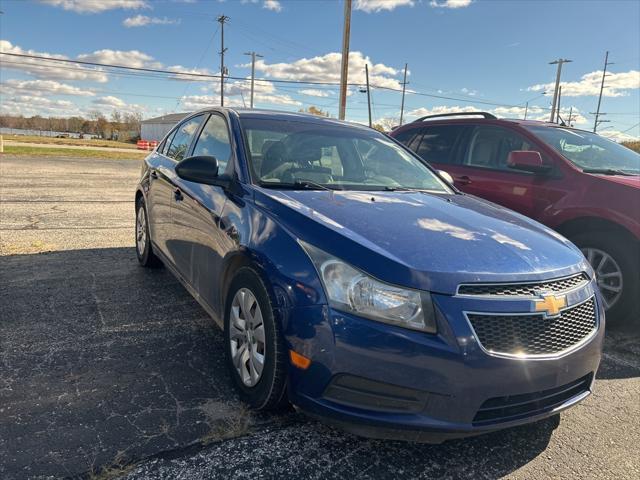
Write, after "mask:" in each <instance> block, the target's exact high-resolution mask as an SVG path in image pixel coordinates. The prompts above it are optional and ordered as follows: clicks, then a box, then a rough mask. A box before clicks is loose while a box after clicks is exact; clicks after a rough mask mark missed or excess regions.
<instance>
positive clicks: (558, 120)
mask: <svg viewBox="0 0 640 480" xmlns="http://www.w3.org/2000/svg"><path fill="white" fill-rule="evenodd" d="M561 98H562V85H560V88H558V108H557V110H556V123H560V99H561Z"/></svg>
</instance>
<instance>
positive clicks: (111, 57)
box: [77, 48, 162, 68]
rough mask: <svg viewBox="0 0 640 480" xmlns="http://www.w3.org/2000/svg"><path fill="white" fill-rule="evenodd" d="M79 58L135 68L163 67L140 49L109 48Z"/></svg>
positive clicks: (81, 55)
mask: <svg viewBox="0 0 640 480" xmlns="http://www.w3.org/2000/svg"><path fill="white" fill-rule="evenodd" d="M77 58H78V60H82V61H83V62H93V63H106V64H111V65H123V66H125V67H134V68H162V64H161V63H160V62H156V61H154V59H153V57H152V56H150V55H147V54H146V53H143V52H141V51H139V50H111V49H108V48H105V49H102V50H96V51H95V52H93V53H83V54H80V55H78V57H77Z"/></svg>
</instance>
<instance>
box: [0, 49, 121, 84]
mask: <svg viewBox="0 0 640 480" xmlns="http://www.w3.org/2000/svg"><path fill="white" fill-rule="evenodd" d="M0 52H7V53H17V54H23V55H25V54H26V55H36V56H39V57H49V58H57V59H68V57H66V56H64V55H56V54H50V53H46V52H37V51H35V50H24V49H22V48H20V47H19V46H17V45H12V44H11V42H9V41H7V40H0ZM2 59H3V62H2V68H6V69H12V70H20V71H23V72H26V73H29V74H30V75H34V76H36V77H40V78H46V79H63V80H88V81H93V82H100V83H104V82H106V81H107V80H108V77H107V74H106V73H105V72H104V71H101V70H99V69H93V68H86V67H83V66H81V65H74V64H67V63H62V62H47V61H46V60H40V59H33V58H24V57H9V56H3V57H2Z"/></svg>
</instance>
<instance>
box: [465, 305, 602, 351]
mask: <svg viewBox="0 0 640 480" xmlns="http://www.w3.org/2000/svg"><path fill="white" fill-rule="evenodd" d="M467 318H468V319H469V322H471V326H472V327H473V330H474V331H475V334H476V336H477V338H478V341H479V342H480V344H481V345H482V347H483V348H484V349H485V350H487V351H489V352H491V353H499V354H505V355H514V356H522V355H524V356H532V355H553V354H556V353H559V352H562V351H564V350H568V349H569V348H571V347H573V346H574V345H576V344H578V343H580V342H581V341H582V340H584V339H585V338H587V337H588V336H589V335H590V334H591V333H592V332H593V331H594V330H595V329H596V326H597V322H596V305H595V301H594V299H593V297H591V298H590V299H589V300H587V301H586V302H583V303H581V304H579V305H576V306H574V307H570V308H568V309H566V310H564V311H562V312H561V313H560V315H558V316H556V317H551V318H549V317H545V316H544V315H539V314H536V315H494V314H467Z"/></svg>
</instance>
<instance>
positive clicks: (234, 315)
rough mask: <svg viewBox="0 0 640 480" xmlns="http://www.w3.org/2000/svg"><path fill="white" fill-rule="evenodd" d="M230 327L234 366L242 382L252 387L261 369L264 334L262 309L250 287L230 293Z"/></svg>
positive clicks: (262, 365)
mask: <svg viewBox="0 0 640 480" xmlns="http://www.w3.org/2000/svg"><path fill="white" fill-rule="evenodd" d="M229 328H230V342H231V359H232V360H233V366H234V367H235V369H236V371H237V372H238V374H239V375H240V378H241V379H242V383H244V384H245V385H246V386H247V387H253V386H255V385H256V384H257V383H258V381H259V380H260V378H261V377H262V371H263V369H264V359H265V336H264V322H263V320H262V311H261V310H260V305H258V301H257V300H256V297H255V295H254V294H253V293H252V292H251V290H249V289H247V288H241V289H240V290H238V292H237V293H236V294H235V296H234V297H233V302H232V303H231V318H230V322H229Z"/></svg>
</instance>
